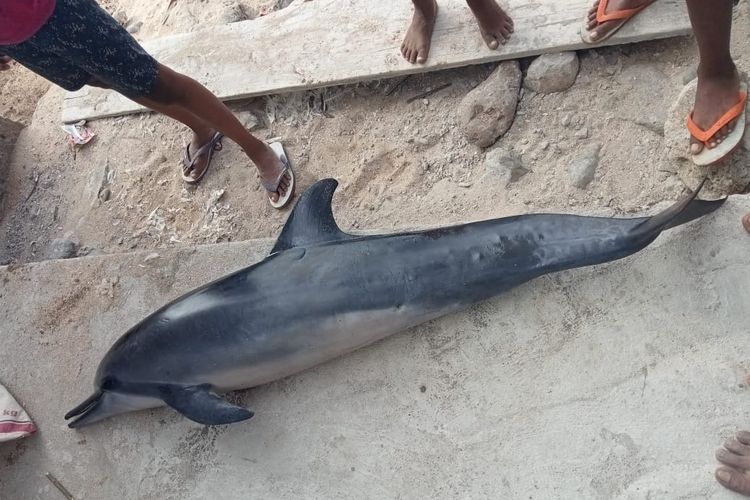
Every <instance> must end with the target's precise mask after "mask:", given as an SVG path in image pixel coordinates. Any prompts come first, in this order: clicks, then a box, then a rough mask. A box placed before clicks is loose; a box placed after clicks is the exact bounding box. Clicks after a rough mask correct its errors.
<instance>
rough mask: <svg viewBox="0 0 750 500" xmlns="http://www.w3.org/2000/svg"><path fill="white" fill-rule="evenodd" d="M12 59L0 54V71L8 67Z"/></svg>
mask: <svg viewBox="0 0 750 500" xmlns="http://www.w3.org/2000/svg"><path fill="white" fill-rule="evenodd" d="M11 61H12V59H11V58H10V57H8V56H0V71H5V70H6V69H10V62H11Z"/></svg>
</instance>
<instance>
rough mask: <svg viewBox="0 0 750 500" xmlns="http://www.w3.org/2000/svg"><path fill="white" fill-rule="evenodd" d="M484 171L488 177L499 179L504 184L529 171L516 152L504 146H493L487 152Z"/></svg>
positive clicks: (514, 180) (516, 179)
mask: <svg viewBox="0 0 750 500" xmlns="http://www.w3.org/2000/svg"><path fill="white" fill-rule="evenodd" d="M484 171H485V175H487V176H488V177H490V178H495V179H500V180H501V181H502V183H503V185H505V186H507V185H508V184H511V183H513V182H516V181H518V179H520V178H521V177H523V176H524V175H526V174H528V173H529V170H528V169H527V168H526V167H524V166H523V163H522V162H521V158H520V157H519V156H518V154H516V153H515V152H513V151H507V150H505V149H504V148H494V149H492V150H490V151H488V152H487V154H486V155H485V157H484Z"/></svg>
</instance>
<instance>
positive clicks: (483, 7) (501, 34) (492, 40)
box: [466, 0, 513, 50]
mask: <svg viewBox="0 0 750 500" xmlns="http://www.w3.org/2000/svg"><path fill="white" fill-rule="evenodd" d="M466 3H467V4H468V5H469V8H470V9H471V12H473V13H474V17H475V18H476V20H477V24H479V32H480V33H481V34H482V38H483V39H484V43H486V44H487V46H488V47H489V48H491V49H492V50H495V49H496V48H498V47H499V46H500V45H501V44H504V43H505V42H507V41H508V39H509V38H510V35H511V33H513V20H512V19H511V18H510V16H508V14H506V13H505V11H504V10H503V9H502V8H501V7H500V6H499V5H498V4H497V2H496V1H495V0H466Z"/></svg>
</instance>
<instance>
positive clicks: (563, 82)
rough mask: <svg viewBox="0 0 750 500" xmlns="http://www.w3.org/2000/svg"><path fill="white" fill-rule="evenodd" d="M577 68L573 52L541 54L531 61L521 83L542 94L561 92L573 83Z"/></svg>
mask: <svg viewBox="0 0 750 500" xmlns="http://www.w3.org/2000/svg"><path fill="white" fill-rule="evenodd" d="M578 68H579V62H578V55H577V54H576V53H575V52H559V53H557V54H542V55H541V56H539V57H537V58H536V59H534V60H533V61H532V62H531V65H530V66H529V69H528V71H527V72H526V79H525V80H524V82H523V85H524V87H526V88H527V89H530V90H533V91H534V92H539V93H542V94H551V93H554V92H562V91H563V90H567V89H569V88H570V87H571V86H572V85H573V84H574V83H575V81H576V76H578Z"/></svg>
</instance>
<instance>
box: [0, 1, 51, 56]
mask: <svg viewBox="0 0 750 500" xmlns="http://www.w3.org/2000/svg"><path fill="white" fill-rule="evenodd" d="M54 10H55V0H0V45H16V44H18V43H21V42H25V41H26V40H28V39H29V38H31V37H32V36H34V35H35V34H36V32H37V31H39V29H40V28H41V27H42V26H44V23H46V22H47V19H49V18H50V16H51V15H52V12H53V11H54Z"/></svg>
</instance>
